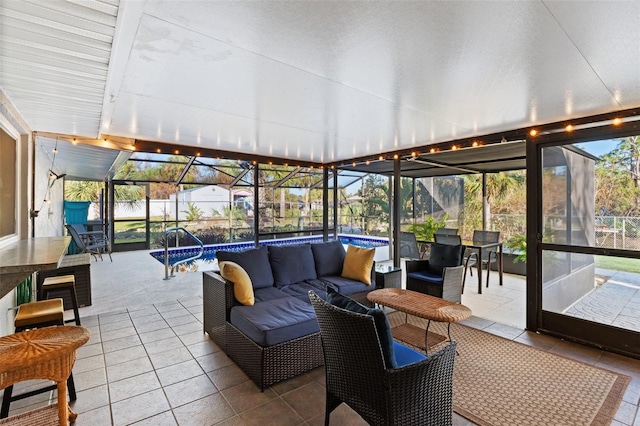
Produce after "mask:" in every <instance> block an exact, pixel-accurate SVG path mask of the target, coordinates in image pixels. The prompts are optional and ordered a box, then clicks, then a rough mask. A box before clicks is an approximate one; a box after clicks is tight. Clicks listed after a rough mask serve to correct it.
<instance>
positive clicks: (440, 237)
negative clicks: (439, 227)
mask: <svg viewBox="0 0 640 426" xmlns="http://www.w3.org/2000/svg"><path fill="white" fill-rule="evenodd" d="M433 239H434V240H435V241H436V243H439V244H447V245H450V246H459V245H460V244H462V238H460V235H458V234H455V235H453V234H438V233H436V234H434V235H433Z"/></svg>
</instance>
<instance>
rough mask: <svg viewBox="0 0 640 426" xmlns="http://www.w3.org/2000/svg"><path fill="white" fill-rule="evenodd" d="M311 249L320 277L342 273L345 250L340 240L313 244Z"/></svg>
mask: <svg viewBox="0 0 640 426" xmlns="http://www.w3.org/2000/svg"><path fill="white" fill-rule="evenodd" d="M311 251H312V252H313V260H314V261H315V264H316V273H317V274H318V276H319V277H324V276H327V275H337V276H339V275H340V274H342V264H343V263H344V256H345V251H344V246H343V245H342V243H341V242H340V240H335V241H330V242H328V243H317V244H311Z"/></svg>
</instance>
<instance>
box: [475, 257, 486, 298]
mask: <svg viewBox="0 0 640 426" xmlns="http://www.w3.org/2000/svg"><path fill="white" fill-rule="evenodd" d="M476 265H478V294H482V248H480V247H479V248H478V261H477V262H476ZM488 273H489V271H487V274H488Z"/></svg>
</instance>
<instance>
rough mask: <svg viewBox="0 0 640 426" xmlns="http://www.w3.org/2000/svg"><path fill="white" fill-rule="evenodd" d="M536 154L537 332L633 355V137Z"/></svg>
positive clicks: (638, 258) (638, 208)
mask: <svg viewBox="0 0 640 426" xmlns="http://www.w3.org/2000/svg"><path fill="white" fill-rule="evenodd" d="M537 152H538V162H537V164H539V165H540V169H539V176H538V184H539V186H540V188H539V191H538V193H539V194H540V203H539V206H540V212H539V213H540V214H539V230H540V231H541V232H539V233H538V240H539V241H538V244H539V246H540V249H541V250H540V251H539V257H538V261H539V269H538V285H539V287H538V290H539V293H538V294H540V295H541V306H540V316H539V318H540V323H539V326H540V327H539V328H540V329H542V330H546V331H549V332H551V333H554V334H559V335H562V336H566V337H570V338H573V339H576V340H579V341H583V342H587V343H591V344H595V345H598V346H603V347H608V348H611V349H614V350H616V351H619V352H624V353H631V354H635V355H636V356H637V355H640V174H638V171H640V164H639V161H640V137H637V136H629V137H622V138H612V139H602V140H595V141H587V142H579V141H576V142H574V143H571V144H564V145H556V146H546V147H542V148H540V149H539V150H538V151H537Z"/></svg>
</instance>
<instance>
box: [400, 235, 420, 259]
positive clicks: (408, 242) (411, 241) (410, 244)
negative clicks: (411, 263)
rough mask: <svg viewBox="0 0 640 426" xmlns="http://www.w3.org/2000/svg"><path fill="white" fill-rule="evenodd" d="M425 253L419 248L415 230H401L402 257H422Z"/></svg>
mask: <svg viewBox="0 0 640 426" xmlns="http://www.w3.org/2000/svg"><path fill="white" fill-rule="evenodd" d="M423 254H424V252H422V253H421V252H420V250H419V249H418V241H417V240H416V235H415V234H414V233H413V232H400V257H405V258H409V259H422V255H423Z"/></svg>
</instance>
